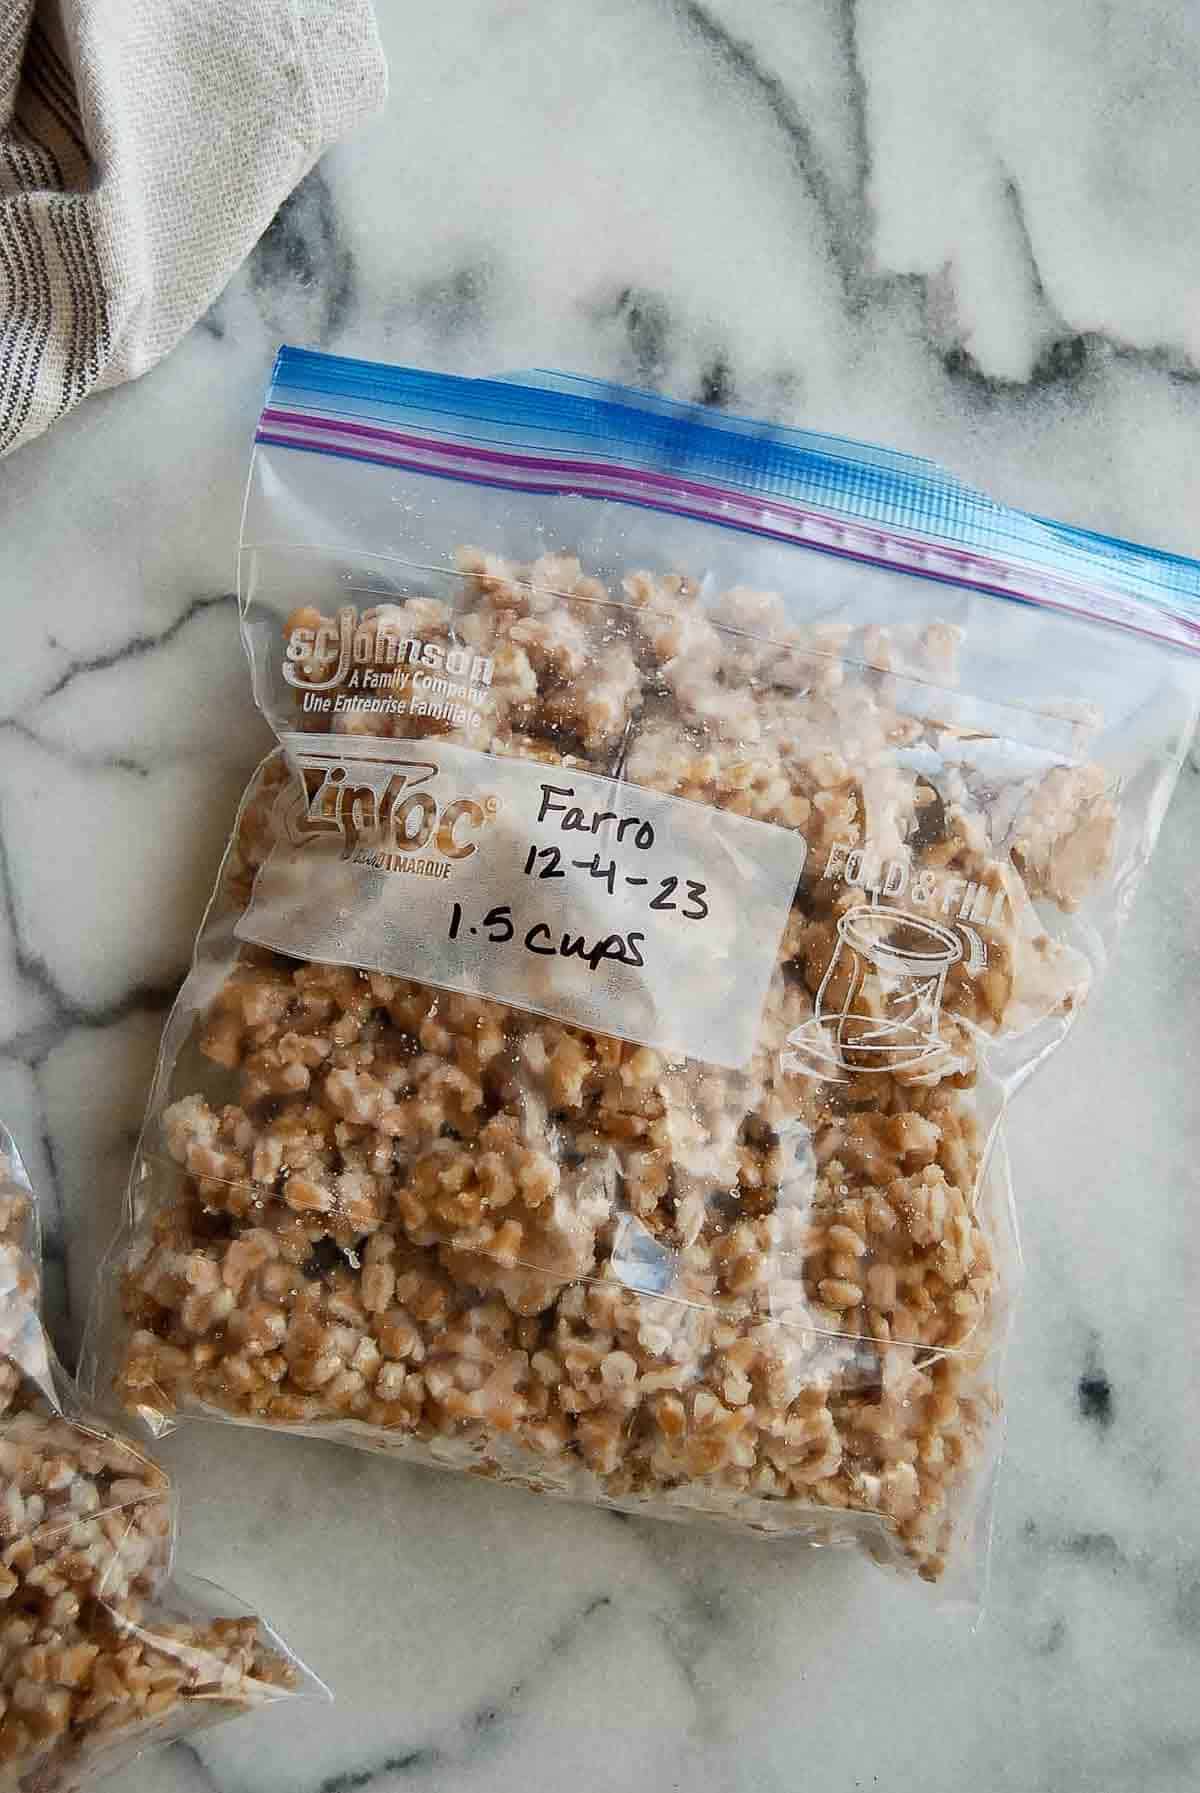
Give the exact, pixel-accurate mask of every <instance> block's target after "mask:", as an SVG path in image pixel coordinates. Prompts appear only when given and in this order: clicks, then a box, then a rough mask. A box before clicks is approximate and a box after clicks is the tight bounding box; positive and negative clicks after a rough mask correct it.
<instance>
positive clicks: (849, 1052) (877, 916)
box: [782, 903, 984, 1083]
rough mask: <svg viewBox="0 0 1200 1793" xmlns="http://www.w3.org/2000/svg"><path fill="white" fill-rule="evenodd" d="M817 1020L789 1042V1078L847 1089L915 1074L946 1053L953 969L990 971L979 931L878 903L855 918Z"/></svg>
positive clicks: (824, 986)
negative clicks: (867, 1078)
mask: <svg viewBox="0 0 1200 1793" xmlns="http://www.w3.org/2000/svg"><path fill="white" fill-rule="evenodd" d="M837 936H838V937H837V946H836V948H835V950H834V952H833V955H832V957H831V958H830V961H829V964H828V966H827V967H826V969H825V975H824V977H823V978H822V979H821V983H820V987H819V988H818V990H817V994H816V999H815V1001H814V1004H813V1015H812V1019H811V1020H810V1021H806V1022H805V1023H804V1024H803V1026H801V1027H797V1028H794V1029H793V1031H792V1032H791V1033H790V1034H789V1035H788V1038H787V1043H788V1046H789V1047H790V1048H791V1050H790V1051H787V1052H785V1053H784V1054H783V1057H782V1065H783V1069H784V1070H785V1071H797V1072H800V1073H801V1074H802V1075H807V1076H810V1077H819V1078H821V1079H823V1080H824V1081H826V1082H832V1083H843V1082H845V1081H846V1080H847V1079H848V1078H849V1077H852V1076H854V1075H855V1074H856V1073H866V1072H871V1071H900V1070H905V1071H910V1070H917V1069H919V1068H920V1067H921V1066H923V1065H928V1066H930V1068H932V1065H933V1061H935V1060H936V1059H939V1058H942V1057H944V1056H945V1053H946V1050H947V1048H946V1042H945V1041H944V1040H943V1038H942V1036H941V1032H940V1027H939V1023H940V1020H941V1011H942V997H943V995H944V993H945V988H946V977H947V974H948V972H949V971H950V969H951V967H952V966H954V965H957V964H958V963H959V961H960V960H962V959H965V960H966V965H967V969H968V970H969V971H972V972H974V971H978V970H980V969H981V968H982V966H983V964H984V948H983V944H982V942H981V941H980V939H979V936H978V935H977V934H976V933H975V931H974V929H973V928H968V927H965V926H963V924H962V923H959V924H958V926H957V927H955V928H950V927H947V926H945V925H944V923H942V922H939V921H931V920H930V919H929V917H928V916H924V915H914V914H912V913H911V912H910V911H909V910H906V909H881V908H878V907H876V906H875V904H873V903H864V904H861V905H860V906H859V907H858V908H855V909H850V910H847V912H846V914H845V915H843V916H842V917H841V919H840V920H839V922H838V924H837Z"/></svg>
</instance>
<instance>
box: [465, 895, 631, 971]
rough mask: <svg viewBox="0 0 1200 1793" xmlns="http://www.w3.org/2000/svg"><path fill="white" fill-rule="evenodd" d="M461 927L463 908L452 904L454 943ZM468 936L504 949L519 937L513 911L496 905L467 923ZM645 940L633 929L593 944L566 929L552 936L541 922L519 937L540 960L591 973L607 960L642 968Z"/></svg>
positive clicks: (503, 904)
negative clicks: (571, 962)
mask: <svg viewBox="0 0 1200 1793" xmlns="http://www.w3.org/2000/svg"><path fill="white" fill-rule="evenodd" d="M462 926H463V906H462V904H461V903H453V904H451V907H450V927H449V931H448V937H449V938H450V939H451V940H457V939H458V937H459V935H460V934H461V932H462ZM468 932H469V933H471V934H476V935H477V934H479V933H482V934H483V935H484V938H485V939H487V940H489V941H490V942H491V944H492V945H493V946H506V945H507V944H508V943H509V941H510V940H515V939H517V937H518V936H517V928H516V924H515V922H514V921H513V917H512V910H511V908H510V907H509V905H508V904H507V903H497V904H496V905H495V906H494V908H491V909H489V910H488V912H487V914H486V915H485V916H484V917H483V919H482V920H481V921H479V922H477V923H473V924H471V923H469V924H468ZM645 940H646V936H645V934H644V933H639V932H638V931H637V930H636V929H633V930H631V931H630V932H629V933H628V934H605V935H604V936H603V938H602V939H600V940H595V941H589V940H588V939H587V936H586V935H584V934H573V933H571V932H570V930H569V929H567V928H564V929H563V930H562V932H561V933H559V934H558V935H555V933H554V932H553V931H552V929H551V928H550V927H549V925H548V924H547V923H546V922H544V921H535V922H534V923H533V925H532V926H531V927H528V928H526V930H525V932H524V934H522V935H521V936H520V944H521V945H522V946H523V947H524V949H525V951H526V952H528V953H535V954H536V955H537V956H538V957H539V958H542V959H582V960H583V962H584V963H585V965H587V967H588V969H589V970H591V971H595V969H596V967H597V966H598V965H602V964H603V963H604V961H605V960H606V959H611V960H614V961H615V962H616V963H617V964H618V965H634V966H644V965H645V963H646V961H645V960H644V959H643V957H642V955H641V951H640V950H639V949H640V948H641V947H642V946H643V945H644V944H645Z"/></svg>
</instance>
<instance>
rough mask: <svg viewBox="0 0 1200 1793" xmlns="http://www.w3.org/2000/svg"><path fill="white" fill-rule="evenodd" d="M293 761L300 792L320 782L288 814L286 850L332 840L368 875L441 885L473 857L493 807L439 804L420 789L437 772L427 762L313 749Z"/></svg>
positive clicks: (495, 801)
mask: <svg viewBox="0 0 1200 1793" xmlns="http://www.w3.org/2000/svg"><path fill="white" fill-rule="evenodd" d="M297 758H298V759H299V761H300V765H301V768H302V770H303V771H304V773H305V785H306V791H312V778H311V775H312V774H314V773H315V774H319V776H320V783H319V784H318V785H317V788H316V790H315V791H312V794H311V795H309V796H307V801H306V802H303V803H301V804H300V805H299V806H298V808H297V809H296V810H294V811H293V820H292V823H291V826H290V827H289V830H288V832H289V835H290V837H291V839H292V842H293V845H295V846H299V847H303V846H308V845H309V844H311V843H312V842H313V841H318V840H330V839H332V840H336V841H338V842H339V843H340V845H341V848H342V857H343V858H345V859H348V860H350V861H351V863H352V864H355V865H369V866H372V867H373V868H374V869H375V870H376V871H381V872H407V873H409V874H410V875H413V876H416V877H423V878H448V877H449V876H450V873H451V871H452V870H453V869H454V866H455V865H456V864H458V863H460V862H461V861H462V860H464V859H470V858H471V857H472V855H473V854H474V853H475V852H476V851H477V850H478V845H479V840H478V837H479V831H480V830H481V829H482V828H484V827H486V826H487V824H488V823H489V822H490V821H491V819H492V817H493V816H495V815H496V813H497V812H498V810H499V808H500V800H499V798H498V797H494V796H484V797H482V798H475V797H455V798H453V799H452V800H451V801H449V802H442V801H441V800H440V799H439V796H438V794H437V793H436V792H435V791H433V790H431V789H429V788H428V787H429V785H430V784H431V782H432V780H433V779H435V778H436V777H437V776H438V772H439V770H440V768H439V767H438V766H436V765H433V764H431V763H430V762H429V761H427V760H392V759H388V760H384V759H377V760H375V759H355V760H354V761H352V762H350V761H345V760H341V759H339V758H337V756H336V755H335V754H333V753H330V752H322V751H321V750H320V749H316V750H308V749H306V750H303V751H301V752H299V753H298V754H297Z"/></svg>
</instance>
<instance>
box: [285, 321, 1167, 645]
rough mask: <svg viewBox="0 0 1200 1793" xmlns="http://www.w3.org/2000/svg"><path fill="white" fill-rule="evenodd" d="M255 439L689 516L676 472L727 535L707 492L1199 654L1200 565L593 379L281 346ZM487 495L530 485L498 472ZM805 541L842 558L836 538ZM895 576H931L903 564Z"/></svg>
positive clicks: (885, 458)
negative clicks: (462, 370) (884, 543)
mask: <svg viewBox="0 0 1200 1793" xmlns="http://www.w3.org/2000/svg"><path fill="white" fill-rule="evenodd" d="M351 436H353V437H356V438H361V437H371V438H373V439H374V441H373V451H368V449H367V446H366V445H365V444H364V443H363V442H362V441H358V442H357V444H356V445H352V443H351V441H350V437H351ZM393 439H394V441H395V442H396V443H402V444H407V445H412V444H413V443H414V442H415V441H419V442H420V443H421V444H422V445H423V452H424V453H425V456H426V458H429V457H436V458H437V459H438V460H439V461H440V463H441V464H439V465H432V464H431V465H424V466H421V465H420V457H418V458H417V459H416V460H413V459H412V458H411V457H410V459H408V460H405V459H404V458H403V455H402V453H401V452H400V451H399V450H398V449H394V448H389V447H388V444H389V442H391V441H392V440H393ZM258 440H259V441H260V442H262V443H264V444H266V443H270V444H275V445H283V446H288V447H295V448H305V449H308V450H309V451H310V452H317V453H325V454H344V455H354V456H356V457H357V458H365V459H377V460H382V461H384V462H385V464H391V465H405V466H414V467H418V468H419V470H422V471H426V472H438V473H440V474H441V475H442V476H443V477H449V478H453V477H456V474H455V472H454V470H453V462H454V455H455V453H456V451H458V452H460V453H461V455H462V456H463V457H464V474H463V476H464V477H466V476H468V474H469V476H470V477H471V478H474V479H478V478H484V479H485V480H486V479H488V478H489V475H488V474H487V472H486V470H484V471H481V468H480V462H481V461H486V462H488V463H496V462H498V461H501V460H505V459H507V458H508V457H512V459H513V462H514V464H516V465H519V466H520V467H521V468H523V469H525V470H528V469H530V468H532V469H534V470H535V473H537V477H533V476H531V475H529V474H528V471H526V484H525V485H524V487H523V488H522V489H537V490H543V491H548V490H551V491H552V490H555V489H560V490H564V491H567V490H581V489H582V490H586V483H585V484H584V485H582V486H581V484H580V476H578V475H574V474H573V472H567V471H563V472H561V473H560V472H559V471H557V470H560V469H570V470H576V469H582V470H584V471H585V472H586V473H587V476H588V477H591V478H594V479H595V480H596V481H598V482H599V481H601V476H602V474H603V475H604V476H608V475H612V474H613V473H614V472H615V473H616V474H618V475H620V476H622V477H626V476H627V477H628V478H630V479H632V480H634V481H636V479H637V475H638V473H639V471H642V472H644V474H645V475H646V484H647V490H646V491H642V492H639V494H638V496H637V497H636V499H633V498H630V499H629V500H628V501H630V502H637V503H639V504H642V505H644V504H650V505H651V506H654V507H657V508H661V509H664V510H668V509H670V510H675V509H676V508H677V506H676V504H675V503H674V502H672V500H671V498H670V496H669V495H667V494H665V493H664V492H663V491H662V490H661V488H662V487H663V486H664V485H665V484H668V483H669V480H666V479H664V476H672V477H673V478H675V479H677V480H678V481H679V482H680V484H681V487H682V486H687V487H688V489H689V491H690V492H696V491H699V490H701V489H703V488H708V489H710V491H711V489H713V488H721V489H723V490H724V491H725V492H726V493H728V494H729V495H730V496H731V498H732V497H733V496H735V495H736V496H737V497H738V498H739V499H740V500H741V501H742V503H741V504H739V505H738V506H737V510H738V512H739V514H740V515H741V516H742V517H743V520H742V521H740V522H739V521H735V522H732V523H731V521H730V517H729V515H728V514H725V513H724V512H723V511H722V509H721V506H720V492H719V491H713V492H712V502H713V506H714V514H713V515H712V517H711V520H712V521H713V522H718V521H720V522H722V523H723V524H724V525H725V526H726V527H734V528H742V529H748V530H754V531H755V532H758V531H757V530H756V525H755V523H754V521H753V519H752V518H747V516H746V512H745V503H744V501H745V499H746V498H747V497H750V498H753V497H758V498H761V499H762V500H763V501H764V509H765V510H766V509H770V508H771V506H772V503H774V505H776V506H796V507H805V508H806V509H811V510H813V511H817V512H820V513H823V514H824V515H826V516H828V517H830V518H834V519H838V518H841V519H845V520H846V521H847V522H853V523H859V524H866V525H870V526H872V527H874V528H876V529H879V530H881V531H883V532H884V533H885V534H886V533H887V532H889V531H891V532H895V533H896V535H897V538H898V539H899V538H902V537H903V538H909V540H910V544H911V539H912V538H918V539H919V540H920V541H923V542H926V543H930V544H937V545H940V546H942V547H944V548H945V549H946V550H947V551H948V553H949V554H951V555H954V556H957V557H959V558H960V559H961V560H962V561H963V562H964V564H965V563H967V562H969V559H970V557H971V556H972V555H974V554H979V555H982V556H987V557H990V559H991V560H992V562H993V563H1001V564H1002V565H1003V566H1004V568H1005V569H1009V570H1011V577H1008V576H1006V577H1005V578H1004V580H1003V582H1002V595H1005V596H1009V597H1015V598H1021V599H1023V600H1024V601H1026V602H1031V603H1035V604H1037V603H1039V602H1042V601H1043V598H1042V596H1041V595H1040V594H1039V591H1038V590H1037V589H1036V587H1037V581H1036V579H1032V580H1028V581H1027V582H1026V583H1027V584H1028V585H1029V586H1031V587H1033V588H1034V589H1023V587H1022V581H1021V572H1022V569H1026V570H1028V571H1029V572H1032V573H1038V572H1040V573H1043V574H1046V575H1049V576H1050V577H1052V578H1057V579H1059V580H1064V581H1069V582H1071V584H1073V585H1074V586H1077V587H1079V588H1080V591H1081V592H1083V593H1086V591H1087V590H1088V589H1091V590H1092V591H1094V592H1095V593H1096V594H1097V597H1098V598H1099V597H1100V596H1101V595H1105V596H1107V597H1108V598H1109V599H1110V600H1114V599H1115V600H1118V602H1117V603H1115V604H1114V603H1113V602H1108V603H1097V605H1096V606H1095V607H1094V609H1089V606H1088V604H1087V602H1086V599H1085V598H1084V599H1081V601H1080V602H1078V603H1076V604H1073V605H1068V606H1066V607H1067V608H1071V609H1073V610H1075V611H1076V612H1077V613H1079V614H1082V615H1090V616H1091V617H1092V618H1093V620H1097V621H1100V622H1109V623H1113V622H1116V623H1118V624H1119V626H1122V627H1126V628H1134V629H1137V628H1139V626H1141V625H1140V623H1139V618H1138V616H1137V615H1136V614H1132V615H1131V614H1130V613H1129V601H1130V600H1132V602H1133V604H1134V606H1136V607H1142V608H1143V609H1144V611H1145V612H1146V614H1145V617H1144V632H1145V633H1147V634H1152V635H1156V636H1158V637H1159V638H1163V637H1164V633H1165V631H1164V628H1163V619H1171V620H1172V621H1173V623H1174V624H1175V625H1177V626H1176V627H1174V628H1172V629H1171V630H1170V631H1169V634H1168V638H1169V639H1170V640H1171V641H1173V642H1174V644H1175V645H1177V646H1185V647H1189V648H1191V649H1193V650H1194V651H1200V562H1197V561H1195V560H1191V559H1189V558H1187V557H1186V556H1183V555H1177V554H1170V553H1166V552H1163V551H1161V550H1158V549H1154V548H1147V547H1141V546H1138V545H1137V544H1134V543H1130V542H1126V541H1121V540H1120V539H1118V538H1116V537H1112V536H1105V535H1101V534H1099V533H1097V532H1094V531H1091V530H1086V529H1079V528H1075V527H1072V526H1071V525H1068V524H1063V523H1057V522H1053V521H1051V520H1050V519H1047V518H1042V517H1038V516H1033V515H1031V514H1029V513H1027V512H1024V511H1018V510H1014V509H1010V508H1008V507H1006V506H1004V505H1000V504H997V503H995V502H994V501H993V500H992V499H990V498H988V497H987V496H986V495H985V494H983V493H981V492H977V491H975V490H973V489H972V488H971V487H969V486H966V485H964V484H963V483H962V482H961V481H960V480H958V479H956V478H955V477H954V476H953V475H952V474H950V473H948V472H946V471H945V470H943V469H942V468H940V467H938V466H937V465H936V464H935V463H934V462H932V461H928V460H923V459H920V458H918V457H916V456H913V455H908V454H903V453H900V452H898V451H895V450H891V449H885V448H879V447H875V446H872V445H870V444H868V443H859V442H853V441H848V440H844V439H842V438H839V437H834V436H823V435H819V434H816V433H814V432H810V431H807V430H798V429H791V428H784V427H777V426H774V425H768V424H765V423H762V422H758V421H756V420H754V419H752V418H745V417H739V416H731V415H728V414H726V413H724V412H714V411H711V410H709V409H707V408H705V407H704V406H701V405H692V404H686V403H682V402H680V401H676V400H672V399H665V398H662V397H660V396H659V395H658V394H655V393H648V392H640V391H637V390H636V389H633V388H630V387H624V386H617V385H611V384H608V383H606V382H604V381H599V380H591V379H587V378H584V377H582V376H576V375H569V374H557V373H550V372H541V371H538V372H536V373H534V374H532V375H524V376H520V377H514V378H511V379H493V380H478V379H466V378H462V377H460V376H458V375H453V374H439V373H429V372H426V371H423V370H421V369H417V368H408V367H392V366H387V365H385V364H382V363H378V362H370V361H354V360H349V359H345V358H343V357H340V356H334V355H325V354H321V353H319V352H317V351H314V350H309V349H296V348H290V347H285V348H283V349H281V350H280V352H279V354H278V356H277V358H276V362H275V370H274V375H273V378H272V383H271V388H270V391H269V394H268V397H267V401H266V405H265V406H264V412H263V417H262V418H261V419H260V425H259V433H258ZM472 457H473V458H472ZM539 469H541V472H538V471H537V470H539ZM651 482H654V483H655V485H656V486H657V488H659V489H658V490H655V489H653V488H652V487H651ZM490 483H495V484H498V485H504V484H507V485H519V484H520V483H521V482H520V481H519V480H518V479H516V478H515V477H505V476H502V475H501V474H500V473H495V474H494V476H493V477H492V478H491V481H490ZM597 495H598V496H601V495H603V496H611V495H612V489H611V480H610V482H609V487H608V488H605V489H600V486H599V485H598V487H597ZM693 502H694V501H693ZM688 514H693V515H695V514H697V513H696V511H695V510H694V509H693V510H692V511H690V512H689V513H688ZM767 522H768V519H766V518H764V525H763V528H762V530H761V533H765V534H772V533H777V531H775V530H774V529H772V528H770V527H768V526H767ZM806 545H811V546H817V547H820V548H822V549H823V550H824V551H826V552H832V553H838V552H840V551H843V550H839V548H838V546H837V545H836V544H835V543H832V542H823V541H812V542H809V543H807V544H806ZM844 551H845V552H847V553H849V552H850V549H848V548H847V549H845V550H844ZM859 557H860V558H861V556H859ZM884 558H886V556H885V557H884ZM897 570H898V571H910V572H917V573H920V572H921V570H922V569H921V568H920V567H919V566H915V565H914V566H904V565H902V564H900V565H897ZM936 576H937V577H939V578H946V577H949V578H951V579H953V580H955V582H957V583H961V584H964V585H967V586H978V587H980V588H982V589H987V590H997V589H998V587H997V584H996V583H995V581H994V580H989V579H986V578H983V577H974V576H971V574H970V572H969V570H968V571H964V572H963V574H962V576H961V577H959V576H958V575H956V574H955V573H954V572H953V571H951V572H950V573H947V572H946V570H945V567H943V568H942V569H941V570H940V571H939V572H938V573H937V574H936ZM1119 600H1125V602H1124V603H1120V602H1119ZM1047 601H1048V600H1047ZM1058 607H1059V608H1062V607H1063V606H1062V605H1059V606H1058Z"/></svg>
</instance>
